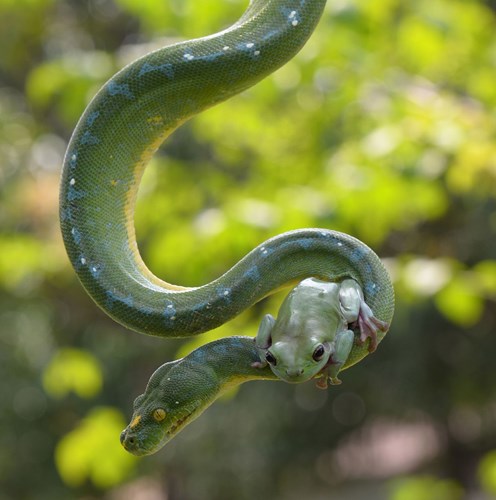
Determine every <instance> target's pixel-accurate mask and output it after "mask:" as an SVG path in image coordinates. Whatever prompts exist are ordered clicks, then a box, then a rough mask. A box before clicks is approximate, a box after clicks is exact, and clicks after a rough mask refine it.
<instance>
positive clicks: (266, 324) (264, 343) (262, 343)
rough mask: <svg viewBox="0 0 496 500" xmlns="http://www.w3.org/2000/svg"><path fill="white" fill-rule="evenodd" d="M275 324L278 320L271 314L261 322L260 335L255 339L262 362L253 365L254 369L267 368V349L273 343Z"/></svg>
mask: <svg viewBox="0 0 496 500" xmlns="http://www.w3.org/2000/svg"><path fill="white" fill-rule="evenodd" d="M275 323H276V320H275V318H274V316H272V315H271V314H266V315H265V316H264V317H263V318H262V321H261V322H260V326H259V327H258V333H257V336H256V337H255V346H256V348H257V352H258V355H259V357H260V361H256V362H255V363H252V366H253V367H254V368H265V367H266V366H267V361H266V358H265V355H266V353H267V349H268V348H269V347H270V345H271V343H272V329H273V328H274V325H275Z"/></svg>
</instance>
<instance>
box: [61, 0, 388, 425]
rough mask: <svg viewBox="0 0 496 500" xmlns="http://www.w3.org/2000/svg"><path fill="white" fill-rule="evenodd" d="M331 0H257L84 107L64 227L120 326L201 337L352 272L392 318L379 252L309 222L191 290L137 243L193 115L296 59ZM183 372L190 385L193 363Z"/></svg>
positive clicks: (121, 78) (67, 180) (131, 72)
mask: <svg viewBox="0 0 496 500" xmlns="http://www.w3.org/2000/svg"><path fill="white" fill-rule="evenodd" d="M325 3H326V0H252V1H251V3H250V5H249V7H248V9H247V10H246V12H245V14H244V15H243V16H242V17H241V19H240V20H239V21H238V22H236V23H235V24H234V25H233V26H231V27H230V28H228V29H226V30H224V31H222V32H220V33H217V34H215V35H212V36H208V37H204V38H200V39H196V40H190V41H185V42H181V43H177V44H174V45H170V46H167V47H165V48H162V49H160V50H157V51H154V52H151V53H149V54H147V55H145V56H144V57H142V58H140V59H138V60H137V61H135V62H133V63H132V64H130V65H129V66H127V67H125V68H124V69H122V70H121V71H120V72H118V73H117V74H116V75H115V76H114V77H112V78H111V79H110V80H109V81H108V82H107V83H106V84H105V85H104V86H103V87H102V89H101V90H100V91H99V92H98V93H97V95H96V96H95V97H94V99H93V100H92V102H91V103H90V104H89V106H88V107H87V109H86V110H85V112H84V113H83V115H82V117H81V119H80V120H79V122H78V124H77V126H76V129H75V131H74V133H73V136H72V138H71V140H70V143H69V145H68V149H67V153H66V157H65V160H64V167H63V172H62V181H61V191H60V219H61V229H62V234H63V239H64V243H65V246H66V249H67V253H68V255H69V258H70V260H71V262H72V265H73V266H74V268H75V270H76V273H77V275H78V277H79V279H80V281H81V282H82V284H83V286H84V287H85V289H86V291H87V292H88V293H89V295H90V296H91V297H92V298H93V299H94V300H95V302H96V303H97V304H98V305H99V306H100V307H101V308H102V309H103V310H104V311H105V312H106V313H107V314H109V315H110V316H111V317H112V318H114V319H115V320H116V321H118V322H119V323H121V324H122V325H124V326H126V327H127V328H130V329H133V330H135V331H138V332H142V333H145V334H149V335H155V336H161V337H184V336H190V335H195V334H199V333H201V332H204V331H207V330H210V329H212V328H215V327H217V326H219V325H221V324H223V323H225V322H226V321H228V320H229V319H231V318H233V317H234V316H236V315H237V314H239V313H240V312H241V311H243V310H245V309H246V308H248V307H250V306H251V305H252V304H254V303H256V302H257V301H259V300H260V299H262V298H263V297H265V296H267V295H269V294H270V293H272V292H273V291H274V290H276V289H279V288H280V287H281V286H284V285H286V284H289V283H292V282H296V281H299V280H302V279H304V278H306V277H309V276H313V277H317V278H320V279H324V280H342V279H345V278H353V279H355V280H356V281H357V282H358V283H359V284H360V286H361V287H362V289H363V292H364V295H365V298H366V300H367V303H368V304H369V305H370V307H371V308H372V310H373V311H374V314H375V315H376V316H377V317H378V318H380V319H381V320H383V321H385V322H387V323H390V321H391V318H392V314H393V308H394V295H393V289H392V286H391V283H390V280H389V277H388V275H387V272H386V271H385V269H384V267H383V266H382V264H381V262H380V260H379V259H378V257H377V256H376V255H375V254H374V252H373V251H372V250H370V249H369V248H368V247H367V246H366V245H364V244H363V243H362V242H360V241H359V240H357V239H355V238H353V237H351V236H348V235H346V234H343V233H339V232H335V231H330V230H327V229H303V230H297V231H291V232H288V233H284V234H281V235H278V236H276V237H274V238H272V239H270V240H268V241H266V242H264V243H262V244H261V245H259V246H258V247H256V248H255V249H254V250H252V251H251V252H250V253H249V254H248V255H247V256H245V257H244V258H243V259H241V260H240V261H239V262H238V263H237V264H235V265H234V266H233V267H232V268H231V269H230V270H228V271H227V272H226V273H225V274H224V275H222V276H221V277H219V278H218V279H216V280H214V281H212V282H210V283H208V284H206V285H203V286H200V287H195V288H185V287H181V286H176V285H172V284H169V283H166V282H165V281H162V280H161V279H159V278H158V277H156V276H155V275H153V274H152V272H151V271H150V270H148V268H147V267H146V266H145V264H144V263H143V261H142V259H141V257H140V255H139V252H138V247H137V243H136V236H135V231H134V221H133V215H134V206H135V199H136V194H137V190H138V186H139V183H140V179H141V176H142V173H143V170H144V168H145V166H146V164H147V163H148V161H149V159H150V158H151V156H152V155H153V154H154V152H155V151H156V150H157V148H158V147H159V146H160V145H161V143H162V142H163V141H164V140H165V139H166V138H167V137H168V136H169V135H170V134H171V133H172V132H173V131H174V130H175V129H176V128H177V127H178V126H179V125H181V124H182V123H183V122H184V121H186V120H187V119H189V118H190V117H192V116H194V115H195V114H197V113H199V112H201V111H202V110H205V109H207V108H209V107H211V106H213V105H215V104H217V103H219V102H221V101H223V100H225V99H228V98H229V97H231V96H233V95H235V94H237V93H239V92H242V91H243V90H245V89H247V88H248V87H250V86H252V85H254V84H255V83H256V82H258V81H259V80H261V79H262V78H264V77H265V76H267V75H268V74H270V73H272V72H273V71H274V70H276V69H277V68H279V67H280V66H282V65H283V64H284V63H285V62H286V61H288V60H289V59H291V58H292V57H293V56H294V55H295V54H296V53H297V52H298V51H299V49H300V48H301V47H302V46H303V45H304V43H305V42H306V40H307V39H308V37H309V36H310V35H311V33H312V32H313V30H314V28H315V26H316V24H317V22H318V20H319V18H320V17H321V14H322V11H323V8H324V6H325ZM379 340H381V339H380V338H379ZM225 341H226V342H227V343H228V344H226V345H230V344H229V343H230V342H232V341H230V340H229V339H225ZM248 351H249V352H250V354H249V355H248V354H246V353H247V351H246V350H243V349H241V350H240V351H239V352H238V354H239V356H240V358H239V359H238V362H237V363H235V364H229V363H228V364H225V363H224V364H222V365H218V366H217V369H218V370H224V371H225V372H226V373H225V374H223V377H224V375H225V376H226V377H227V378H229V379H230V380H237V381H238V382H240V381H242V380H243V378H244V375H243V371H242V370H241V372H239V370H240V363H243V356H244V355H245V354H246V360H244V361H245V362H247V363H250V362H251V356H252V353H253V352H254V351H252V350H248ZM366 354H367V349H366V347H364V346H358V345H357V346H355V347H354V348H353V350H352V353H351V355H350V357H349V359H348V361H347V363H346V365H345V366H351V365H352V364H354V363H356V362H357V361H359V360H360V359H362V358H363V357H364V356H365V355H366ZM209 359H212V358H211V357H210V358H209ZM229 359H232V357H230V358H229ZM245 364H246V363H245ZM178 366H181V365H178ZM182 366H183V367H184V363H183V365H182ZM175 372H176V373H183V375H182V376H183V378H184V379H185V380H186V381H187V379H188V377H189V373H188V371H187V370H185V371H184V372H181V369H179V368H177V369H175ZM238 372H239V376H238V375H237V373H238ZM250 373H251V372H250ZM252 375H253V374H252ZM250 377H251V375H250ZM248 378H249V377H248V376H246V379H248ZM270 378H271V377H270ZM224 379H225V377H224V378H223V380H224ZM134 420H136V418H134ZM143 421H144V419H143ZM139 428H141V424H140V425H138V424H136V425H135V426H134V429H135V430H136V429H139Z"/></svg>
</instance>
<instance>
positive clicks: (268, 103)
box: [0, 0, 496, 500]
mask: <svg viewBox="0 0 496 500" xmlns="http://www.w3.org/2000/svg"><path fill="white" fill-rule="evenodd" d="M246 4H247V2H246V1H244V0H216V1H214V0H140V1H137V0H90V1H85V2H80V1H76V0H0V185H1V190H0V332H1V333H0V499H1V500H10V499H16V500H17V499H50V500H52V499H94V498H104V499H109V500H125V499H138V500H159V499H169V500H183V499H193V500H196V499H199V500H202V499H206V500H210V499H216V500H224V499H226V500H227V499H232V498H236V499H241V500H242V499H251V498H258V497H259V498H272V499H288V500H292V499H300V498H308V499H338V500H351V499H358V500H360V499H365V498H366V499H372V500H374V499H389V500H459V499H470V500H483V499H491V498H496V307H495V299H496V202H495V196H496V111H495V105H496V22H495V21H496V14H495V9H496V5H495V2H493V1H482V0H416V1H414V2H413V1H410V0H374V1H371V0H329V2H328V6H327V8H326V11H325V14H324V17H323V19H322V22H321V23H320V25H319V27H318V29H317V31H316V32H315V34H314V35H313V37H312V39H311V40H310V41H309V43H308V44H307V45H306V47H305V48H304V50H303V51H302V52H301V53H300V54H299V55H298V56H297V57H296V58H295V59H294V60H293V61H291V62H290V63H289V64H287V65H286V66H285V67H284V68H282V69H281V70H280V71H278V72H277V73H275V74H274V75H273V76H271V77H270V78H267V79H266V80H265V81H263V82H262V83H260V84H259V85H257V86H256V87H255V88H253V89H250V90H248V91H247V92H245V93H244V94H243V95H241V96H239V97H236V98H235V99H232V100H230V101H229V102H227V103H225V104H222V105H220V106H218V107H216V108H214V109H212V110H210V111H208V112H206V113H203V114H202V115H201V116H198V117H197V118H195V119H194V120H192V121H190V122H189V123H187V124H186V125H184V126H183V127H182V128H181V129H180V130H179V131H177V132H176V133H175V134H174V135H173V136H172V137H171V138H170V140H168V141H167V143H166V144H165V145H164V147H163V148H162V150H161V152H160V154H159V155H157V156H156V157H155V158H154V159H153V161H152V164H151V165H150V166H149V168H148V169H147V172H146V175H145V178H144V180H143V184H142V187H141V189H140V193H139V202H138V207H137V214H136V226H137V233H138V238H139V244H140V248H141V251H142V254H143V256H144V258H145V261H146V262H147V264H148V265H149V266H150V267H151V269H152V270H153V271H154V272H155V273H156V274H157V275H159V276H161V277H164V278H166V279H167V280H168V281H171V282H174V283H178V284H182V285H199V284H203V283H205V282H207V281H209V280H211V279H213V278H215V277H217V276H218V275H219V274H221V273H222V272H223V271H225V270H226V269H227V268H228V267H229V266H230V265H232V264H233V263H234V262H236V261H237V260H238V259H239V258H240V257H242V256H243V255H244V254H245V253H247V252H248V251H249V250H250V249H252V248H253V247H254V246H255V245H257V244H259V243H261V242H262V241H263V240H264V239H266V238H268V237H270V236H273V235H275V234H277V233H280V232H282V231H285V230H289V229H294V228H300V227H311V226H317V227H326V228H333V229H337V230H340V231H345V232H348V233H351V234H353V235H354V236H356V237H358V238H360V239H362V240H364V241H365V242H366V243H368V244H369V245H370V246H372V247H373V248H374V249H375V250H376V252H377V253H378V254H379V255H380V256H381V257H383V258H384V261H385V263H386V264H387V266H388V268H389V270H390V271H391V274H392V277H393V279H394V282H395V288H396V291H397V312H396V316H395V319H394V323H393V325H392V328H391V330H390V333H389V334H388V336H387V337H386V339H385V340H384V342H383V343H382V344H381V345H380V348H379V349H378V351H377V353H376V354H374V355H373V356H369V357H368V358H366V359H365V360H364V361H363V362H362V363H360V364H359V365H357V366H356V367H353V368H352V369H350V370H349V371H347V372H345V373H343V376H342V379H343V384H342V386H340V387H331V388H330V389H329V390H328V391H321V390H318V389H316V388H315V387H314V385H313V384H312V383H308V384H303V385H298V386H291V385H287V384H284V383H282V382H251V383H249V384H245V385H244V386H242V387H241V388H240V389H239V390H238V391H237V392H236V393H233V394H230V395H229V397H226V398H224V399H223V400H222V401H219V402H218V403H216V404H215V405H214V406H212V407H211V408H210V409H209V410H208V411H207V412H206V413H205V414H204V415H203V416H202V417H200V418H199V419H198V420H197V421H196V422H194V423H192V424H191V425H190V426H189V427H187V428H186V429H185V430H184V431H183V432H182V433H181V434H180V435H179V436H178V437H177V438H176V439H174V440H173V441H172V442H171V443H170V444H169V445H167V446H166V447H165V448H164V449H163V450H161V451H160V452H159V453H157V454H156V455H154V456H151V457H147V458H143V459H137V458H134V457H132V456H130V455H128V454H126V453H125V452H124V451H123V450H122V449H121V448H120V445H119V433H120V431H121V429H122V428H123V427H124V426H125V424H126V422H127V421H128V419H129V417H130V415H131V408H132V401H133V400H134V398H135V397H136V396H137V395H138V394H140V393H141V392H143V390H144V387H145V384H146V382H147V380H148V377H149V376H150V374H151V373H152V372H153V371H154V370H155V368H156V367H158V366H159V365H160V364H162V363H164V362H166V361H168V360H170V359H174V358H175V357H178V356H181V355H183V354H184V353H186V352H188V351H189V350H191V349H192V348H193V347H195V346H196V345H199V344H200V343H201V342H206V341H208V340H210V339H212V338H215V337H217V336H223V335H232V334H246V335H254V334H255V333H256V329H257V324H258V322H259V320H260V318H261V317H262V314H264V313H266V312H272V313H276V311H277V307H278V303H279V302H280V301H281V299H282V297H281V296H280V295H277V296H275V297H273V298H272V299H270V300H266V301H265V302H263V303H261V304H259V305H257V306H256V307H254V308H252V309H251V310H249V311H247V312H246V313H244V314H243V315H242V316H241V317H239V318H237V319H236V320H234V321H233V322H232V323H230V324H227V325H225V326H224V327H222V328H220V329H218V330H216V331H214V332H211V333H209V334H206V335H204V336H202V337H201V338H199V339H195V340H194V341H190V342H188V341H187V342H184V341H178V340H169V341H165V340H160V339H155V338H149V337H146V336H144V335H139V334H136V333H133V332H130V331H126V330H125V329H124V328H122V327H120V326H119V325H117V324H115V323H114V322H112V321H111V320H110V319H108V318H107V317H106V316H105V315H104V314H103V313H102V312H101V311H100V310H99V309H98V308H97V307H96V306H95V305H94V304H93V303H92V301H91V300H90V299H89V298H88V297H87V295H86V294H85V292H84V291H83V289H82V287H81V286H80V284H79V283H78V282H77V279H76V277H75V274H74V272H73V270H72V269H71V268H70V266H69V263H68V259H67V258H66V256H65V252H64V249H63V245H62V241H61V237H60V234H59V228H58V214H57V208H58V207H57V205H58V182H59V174H60V169H61V163H62V159H63V154H64V150H65V147H66V144H67V141H68V139H69V137H70V134H71V131H72V129H73V127H74V125H75V123H76V121H77V119H78V117H79V115H80V113H81V112H82V111H83V109H84V107H85V105H86V104H87V103H88V101H89V99H90V98H91V97H92V95H93V94H94V93H95V92H96V90H97V89H98V88H99V86H100V85H101V84H103V83H104V81H105V80H106V79H108V78H109V77H110V76H111V75H112V74H114V73H115V72H116V71H117V70H118V69H119V68H121V67H122V66H123V65H124V64H126V63H128V62H130V61H132V60H133V59H134V58H136V57H138V56H139V55H141V54H144V53H146V52H147V51H149V50H151V49H152V48H156V47H160V46H163V45H164V44H167V43H171V42H173V41H176V40H181V39H185V38H192V37H198V36H203V35H206V34H209V33H212V32H215V31H217V30H219V29H221V28H223V27H225V26H227V25H229V24H230V23H232V22H233V21H234V20H235V19H236V18H237V17H238V16H239V15H240V14H241V13H242V11H243V10H244V8H245V7H246Z"/></svg>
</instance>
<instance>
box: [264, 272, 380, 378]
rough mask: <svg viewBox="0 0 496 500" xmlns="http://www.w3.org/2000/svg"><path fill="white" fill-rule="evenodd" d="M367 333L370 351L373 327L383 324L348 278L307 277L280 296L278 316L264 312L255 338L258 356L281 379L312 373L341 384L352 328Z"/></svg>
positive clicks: (375, 329) (374, 338)
mask: <svg viewBox="0 0 496 500" xmlns="http://www.w3.org/2000/svg"><path fill="white" fill-rule="evenodd" d="M356 326H358V328H359V330H360V339H359V342H362V343H363V342H365V340H366V339H367V338H369V339H370V340H369V347H368V349H369V351H370V352H373V351H374V350H375V349H376V347H377V332H378V331H387V328H388V324H387V323H385V322H383V321H381V320H379V319H377V318H375V317H374V315H373V313H372V310H371V309H370V307H369V306H368V305H367V304H366V303H365V300H364V296H363V292H362V289H361V287H360V285H359V284H358V283H357V282H356V281H355V280H353V279H345V280H343V281H341V282H339V283H335V282H327V281H322V280H318V279H316V278H307V279H305V280H303V281H302V282H300V283H299V284H298V285H297V286H296V287H295V288H293V290H291V292H290V293H289V295H288V296H287V297H286V299H285V300H284V301H283V303H282V305H281V308H280V309H279V314H278V317H277V319H275V318H274V317H273V316H271V315H270V314H267V315H266V316H264V318H263V319H262V322H261V324H260V327H259V330H258V334H257V337H256V339H255V342H256V346H257V350H258V353H259V356H260V359H261V362H260V363H256V365H257V366H259V367H264V366H266V365H267V363H268V364H269V365H270V368H271V369H272V372H273V373H274V374H275V375H277V376H278V377H279V378H280V379H282V380H284V381H286V382H293V383H296V382H305V381H307V380H310V379H311V378H316V379H317V386H318V387H321V388H326V387H327V384H328V382H329V383H330V384H332V385H336V384H340V383H341V381H340V380H339V379H338V373H339V371H340V369H341V367H342V366H343V364H344V363H345V362H346V360H347V359H348V356H349V354H350V352H351V349H352V347H353V344H354V342H355V334H354V332H353V330H352V328H353V327H356Z"/></svg>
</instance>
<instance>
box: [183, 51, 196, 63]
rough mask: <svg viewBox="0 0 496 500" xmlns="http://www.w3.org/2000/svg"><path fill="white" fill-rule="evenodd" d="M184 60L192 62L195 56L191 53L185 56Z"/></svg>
mask: <svg viewBox="0 0 496 500" xmlns="http://www.w3.org/2000/svg"><path fill="white" fill-rule="evenodd" d="M183 57H184V59H187V60H188V61H192V60H193V59H194V58H195V56H194V55H193V54H190V53H189V52H188V53H187V54H184V56H183Z"/></svg>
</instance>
